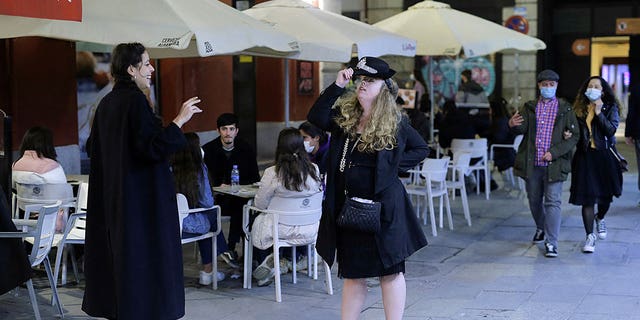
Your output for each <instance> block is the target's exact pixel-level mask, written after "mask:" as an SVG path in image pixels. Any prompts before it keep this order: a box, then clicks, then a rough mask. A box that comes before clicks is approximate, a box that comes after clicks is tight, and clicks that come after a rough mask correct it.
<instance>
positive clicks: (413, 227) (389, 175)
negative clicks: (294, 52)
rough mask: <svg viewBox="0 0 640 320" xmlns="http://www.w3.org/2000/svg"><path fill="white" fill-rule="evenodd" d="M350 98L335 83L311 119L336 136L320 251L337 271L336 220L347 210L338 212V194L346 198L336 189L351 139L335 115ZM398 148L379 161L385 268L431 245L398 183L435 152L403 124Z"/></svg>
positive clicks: (382, 153) (376, 196)
mask: <svg viewBox="0 0 640 320" xmlns="http://www.w3.org/2000/svg"><path fill="white" fill-rule="evenodd" d="M343 92H344V89H342V88H340V87H338V86H337V85H336V84H335V83H334V84H332V85H331V86H329V87H328V88H327V89H325V91H324V92H323V93H322V95H321V96H320V97H319V98H318V100H317V101H316V102H315V104H314V105H313V108H312V109H311V111H309V114H308V116H307V118H308V120H309V122H311V123H313V124H314V125H316V126H317V127H319V128H321V129H323V130H325V131H330V132H331V145H330V148H329V163H328V168H327V188H326V190H325V200H324V202H323V204H322V218H321V219H320V228H319V230H318V240H317V243H316V248H317V250H318V253H319V254H320V255H321V256H322V258H323V259H324V260H325V261H326V262H327V263H328V264H329V265H332V264H333V261H334V259H335V249H336V223H335V220H336V217H337V214H338V213H339V212H340V209H341V208H337V207H336V198H337V195H338V194H344V186H336V185H335V183H334V180H335V174H336V170H337V168H338V162H339V161H340V156H341V151H342V149H343V147H344V142H345V139H346V133H345V132H344V131H343V130H342V129H341V128H340V127H339V126H338V125H337V124H336V123H335V121H333V118H334V116H335V113H336V112H337V109H332V108H331V106H332V105H333V104H334V102H335V101H336V99H337V98H338V97H339V96H340V95H341V94H342V93H343ZM397 142H398V145H397V147H395V148H393V150H383V151H379V152H378V154H377V158H376V176H375V191H374V192H375V194H374V199H373V200H375V201H379V202H381V203H382V212H381V220H382V221H381V222H382V229H381V231H380V232H378V233H377V234H376V237H375V238H376V244H377V247H378V250H379V254H380V258H381V259H382V263H383V265H384V267H385V268H389V267H390V266H392V265H394V264H397V263H399V262H401V261H404V260H405V259H406V258H407V257H409V256H410V255H411V254H413V253H414V252H415V251H417V250H418V249H420V248H422V247H424V246H426V245H427V239H426V237H425V235H424V232H423V231H422V228H421V227H420V226H421V224H420V222H419V221H418V218H417V217H416V214H415V211H414V210H413V206H412V204H411V200H410V199H409V196H408V195H407V193H406V191H405V189H404V186H403V185H402V182H400V179H399V178H398V173H399V170H401V169H402V170H408V169H411V168H413V167H414V166H416V165H417V164H418V163H420V161H422V160H423V159H425V158H426V157H427V155H428V154H429V148H428V146H427V144H426V143H425V142H424V139H422V137H420V135H419V134H418V132H416V131H415V129H413V128H412V127H411V125H410V124H409V121H408V119H406V118H403V120H402V121H401V122H400V125H399V128H398V134H397Z"/></svg>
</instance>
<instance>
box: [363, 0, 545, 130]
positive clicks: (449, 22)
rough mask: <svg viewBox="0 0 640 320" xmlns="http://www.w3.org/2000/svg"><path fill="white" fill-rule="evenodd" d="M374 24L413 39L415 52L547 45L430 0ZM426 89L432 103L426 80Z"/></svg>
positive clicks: (478, 51) (472, 52)
mask: <svg viewBox="0 0 640 320" xmlns="http://www.w3.org/2000/svg"><path fill="white" fill-rule="evenodd" d="M374 26H376V27H380V28H381V29H384V30H387V31H391V32H395V33H397V34H400V35H403V36H405V37H409V38H412V39H415V40H416V41H417V46H416V54H417V55H424V56H457V55H458V53H460V50H461V49H462V50H463V51H464V54H465V56H467V57H469V58H471V57H476V56H483V55H487V54H491V53H494V52H499V51H501V52H511V51H512V52H519V51H536V50H543V49H545V48H546V47H547V46H546V45H545V43H544V42H543V41H542V40H540V39H537V38H534V37H531V36H528V35H525V34H522V33H519V32H516V31H513V30H511V29H509V28H506V27H503V26H501V25H499V24H497V23H495V22H492V21H489V20H486V19H482V18H480V17H477V16H474V15H472V14H468V13H465V12H462V11H458V10H455V9H452V8H451V6H450V5H448V4H446V3H442V2H437V1H431V0H425V1H422V2H419V3H417V4H415V5H413V6H411V7H409V9H407V10H405V11H403V12H401V13H398V14H396V15H394V16H391V17H389V18H387V19H384V20H382V21H380V22H377V23H375V24H374ZM516 61H517V59H516ZM429 66H430V67H431V66H432V63H429ZM516 69H517V65H516ZM429 80H430V81H433V76H432V75H430V76H429ZM516 81H517V77H516ZM429 91H430V94H429V96H430V99H431V105H432V106H433V105H434V94H433V84H432V83H431V84H429ZM516 92H517V85H516ZM434 112H435V108H431V118H430V121H431V139H432V140H433V135H434V134H433V130H434V127H433V120H434V118H435V116H434Z"/></svg>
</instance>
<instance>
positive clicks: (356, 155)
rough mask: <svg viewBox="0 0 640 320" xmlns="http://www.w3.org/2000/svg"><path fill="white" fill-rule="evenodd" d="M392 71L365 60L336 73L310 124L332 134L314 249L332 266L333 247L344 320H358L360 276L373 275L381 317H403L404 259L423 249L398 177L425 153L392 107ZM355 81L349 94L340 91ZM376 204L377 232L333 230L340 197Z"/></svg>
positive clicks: (363, 279)
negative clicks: (341, 282) (377, 280)
mask: <svg viewBox="0 0 640 320" xmlns="http://www.w3.org/2000/svg"><path fill="white" fill-rule="evenodd" d="M394 74H395V71H394V70H393V69H390V68H389V65H388V64H387V63H386V62H384V61H383V60H381V59H378V58H373V57H364V58H362V59H360V61H359V62H358V64H357V66H356V67H354V68H346V69H343V70H340V71H339V72H338V76H337V79H336V81H335V83H333V84H331V86H329V87H328V88H327V89H325V91H324V92H323V93H322V95H320V97H319V98H318V100H317V101H316V102H315V104H314V105H313V108H312V109H311V111H310V112H309V115H308V120H309V122H311V123H313V124H315V125H316V126H318V127H319V128H321V129H323V130H325V131H329V132H331V143H330V148H329V163H328V168H327V188H326V191H325V201H324V203H323V212H322V219H321V220H320V229H319V232H318V241H317V245H316V247H317V249H318V252H319V254H320V255H321V256H322V258H323V259H324V260H325V261H326V262H327V263H328V264H329V265H332V264H333V262H334V258H336V256H335V253H336V249H337V259H336V260H337V262H338V276H340V277H341V278H343V279H344V290H343V293H342V311H341V313H342V319H357V318H358V315H359V314H360V312H361V309H362V306H363V304H364V301H365V298H366V295H367V284H366V278H369V277H379V278H380V286H381V288H382V300H383V304H384V309H385V316H386V318H387V319H401V318H402V314H403V311H404V304H405V300H406V285H405V279H404V272H405V265H404V261H405V259H406V258H407V257H409V256H410V255H411V254H413V253H414V252H415V251H417V250H419V249H420V248H422V247H424V246H426V245H427V240H426V238H425V236H424V233H423V232H422V229H421V228H420V224H419V223H418V220H417V218H416V215H415V212H414V210H413V207H412V205H411V201H410V200H409V197H408V196H407V194H406V192H405V189H404V186H403V185H402V183H401V182H400V179H399V178H398V172H399V171H401V170H407V169H411V168H413V167H414V166H415V165H417V164H418V163H420V161H421V160H423V159H424V158H426V157H427V155H428V153H429V151H428V150H429V149H428V147H427V145H426V143H425V142H424V140H423V139H422V137H420V135H419V134H418V132H416V131H415V130H414V129H413V128H412V127H411V125H410V124H409V120H408V118H407V117H406V116H403V114H402V112H401V110H400V109H399V107H398V106H397V105H396V102H395V101H396V96H397V94H398V86H397V84H396V83H395V82H394V81H393V80H392V79H391V76H393V75H394ZM352 79H355V82H356V84H357V85H356V90H355V92H347V93H345V86H346V85H347V84H348V83H349V81H350V80H352ZM347 197H349V198H360V199H367V200H370V201H374V202H379V203H380V204H381V212H380V230H379V231H378V232H365V231H359V230H355V229H353V228H348V227H346V226H344V225H343V226H339V225H338V224H337V223H336V219H337V218H338V216H339V213H340V212H341V209H342V207H343V204H344V203H345V200H346V198H347Z"/></svg>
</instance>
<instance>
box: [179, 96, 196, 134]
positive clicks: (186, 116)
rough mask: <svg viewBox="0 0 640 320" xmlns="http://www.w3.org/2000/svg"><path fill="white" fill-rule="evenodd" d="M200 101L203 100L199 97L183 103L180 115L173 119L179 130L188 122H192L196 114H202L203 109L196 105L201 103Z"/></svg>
mask: <svg viewBox="0 0 640 320" xmlns="http://www.w3.org/2000/svg"><path fill="white" fill-rule="evenodd" d="M200 101H201V100H200V98H198V97H191V98H190V99H189V100H187V101H185V102H183V103H182V108H180V111H179V112H178V115H177V116H176V118H175V119H173V123H175V124H176V125H177V126H178V128H182V126H183V125H184V124H185V123H187V121H189V120H191V117H192V116H193V114H194V113H200V112H202V109H200V108H198V106H196V103H199V102H200Z"/></svg>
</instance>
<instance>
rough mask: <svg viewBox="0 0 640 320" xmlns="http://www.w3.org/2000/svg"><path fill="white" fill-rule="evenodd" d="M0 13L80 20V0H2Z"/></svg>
mask: <svg viewBox="0 0 640 320" xmlns="http://www.w3.org/2000/svg"><path fill="white" fill-rule="evenodd" d="M0 15H8V16H19V17H30V18H41V19H54V20H70V21H82V0H2V1H0Z"/></svg>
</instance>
